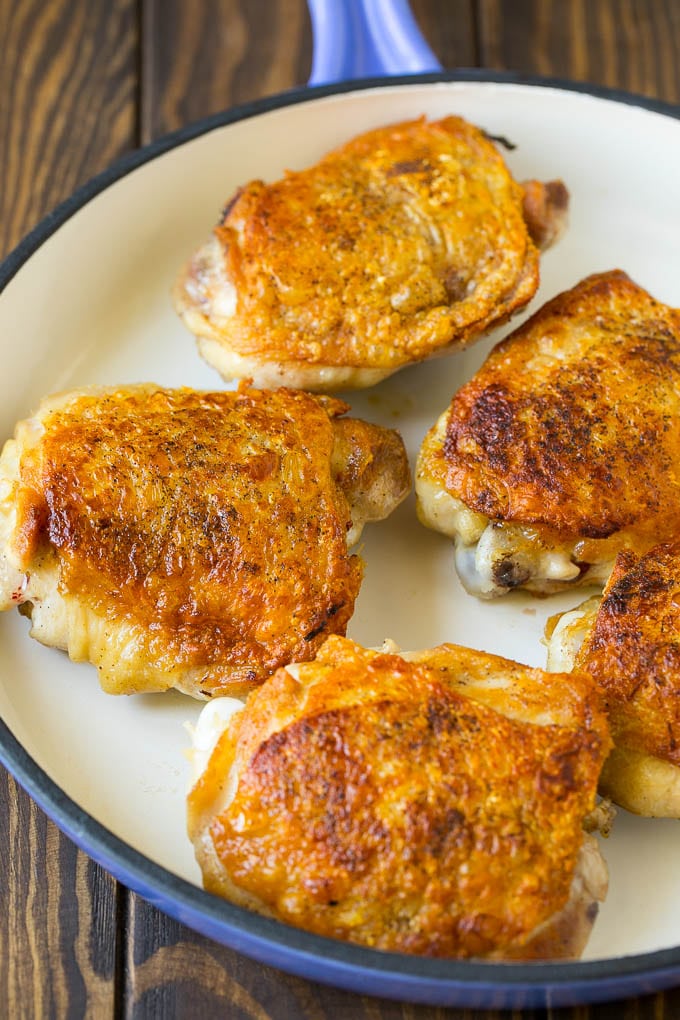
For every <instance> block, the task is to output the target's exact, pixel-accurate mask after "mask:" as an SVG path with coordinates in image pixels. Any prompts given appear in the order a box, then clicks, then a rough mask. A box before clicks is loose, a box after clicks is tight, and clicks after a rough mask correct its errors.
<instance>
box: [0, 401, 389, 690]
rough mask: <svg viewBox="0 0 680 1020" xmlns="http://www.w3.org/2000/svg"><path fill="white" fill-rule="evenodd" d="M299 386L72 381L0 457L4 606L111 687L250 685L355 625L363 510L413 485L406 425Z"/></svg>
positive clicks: (0, 590) (379, 507) (0, 596)
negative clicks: (354, 416)
mask: <svg viewBox="0 0 680 1020" xmlns="http://www.w3.org/2000/svg"><path fill="white" fill-rule="evenodd" d="M346 410H347V407H346V405H345V404H342V403H341V402H339V401H336V400H332V399H330V398H321V397H318V398H317V397H313V396H310V395H309V394H305V393H301V392H295V391H292V390H278V391H271V392H267V391H259V390H255V389H248V388H247V387H242V388H241V389H240V390H239V391H238V392H237V393H229V392H217V393H201V392H197V391H195V390H189V389H180V390H163V389H160V388H157V387H152V386H139V387H127V388H120V389H112V390H103V391H93V392H88V391H77V392H74V393H71V394H64V395H60V396H58V397H55V398H51V399H50V400H48V401H46V402H44V404H43V406H42V408H41V410H40V412H39V414H38V415H37V417H36V418H33V419H30V420H28V421H26V422H22V423H20V424H19V426H18V427H17V432H16V437H15V439H14V440H10V441H9V442H8V443H7V444H6V447H5V450H4V452H3V457H2V461H1V462H0V483H1V485H2V489H1V493H0V539H1V540H2V541H1V542H0V608H9V607H11V606H12V605H21V606H22V607H23V608H24V610H25V611H27V612H28V613H29V615H31V617H32V624H33V628H32V634H33V636H35V637H37V638H38V639H39V640H41V641H43V642H44V643H46V644H53V645H57V646H58V647H63V648H66V649H68V651H69V653H70V654H71V656H72V658H74V659H86V660H90V661H91V662H93V663H95V664H96V665H97V666H98V668H99V671H100V680H101V683H102V686H103V687H104V688H105V689H106V690H108V691H110V692H112V693H131V692H133V691H142V690H144V691H150V690H164V689H166V688H169V687H173V686H175V687H178V688H180V689H182V690H185V691H186V692H187V693H190V694H193V695H195V696H197V697H208V696H210V695H213V694H222V693H230V694H243V693H245V692H246V691H248V690H250V689H251V688H252V687H253V686H255V685H256V684H258V683H261V682H262V680H263V679H264V678H265V677H266V676H268V675H269V674H270V673H271V672H273V671H274V670H275V669H276V668H277V667H279V666H281V665H283V664H285V663H286V662H290V661H291V660H293V659H295V660H298V659H305V658H311V657H312V656H313V655H314V653H315V650H316V648H317V647H318V646H319V644H320V643H321V642H322V641H323V640H324V638H325V636H326V635H327V634H328V633H336V632H338V633H344V630H345V627H346V625H347V621H348V620H349V618H350V616H351V615H352V611H353V607H354V601H355V599H356V596H357V593H358V591H359V585H360V582H361V576H362V564H361V561H360V560H359V558H358V557H357V556H350V554H349V552H348V540H349V541H350V542H353V541H356V539H357V538H358V537H359V534H360V532H361V527H362V525H363V522H364V520H366V519H367V518H368V519H377V518H379V517H384V516H386V515H387V514H388V513H389V512H390V511H391V510H392V509H393V508H394V507H395V506H396V505H397V504H398V503H399V502H400V500H401V499H402V498H403V497H404V496H405V495H406V493H407V491H408V488H409V469H408V464H407V460H406V454H405V451H404V447H403V443H402V441H401V439H400V437H399V436H398V434H397V433H395V432H391V431H388V430H387V429H383V428H380V427H378V426H374V425H369V424H368V423H366V422H361V421H352V420H351V419H343V418H342V417H341V415H342V414H343V413H344V412H345V411H346Z"/></svg>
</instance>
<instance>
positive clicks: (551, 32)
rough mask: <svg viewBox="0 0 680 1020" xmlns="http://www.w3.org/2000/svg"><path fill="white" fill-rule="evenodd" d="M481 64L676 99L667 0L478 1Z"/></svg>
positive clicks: (676, 57) (675, 56)
mask: <svg viewBox="0 0 680 1020" xmlns="http://www.w3.org/2000/svg"><path fill="white" fill-rule="evenodd" d="M479 26H480V61H481V64H482V65H483V66H486V67H493V68H509V69H513V70H519V71H526V72H531V73H535V74H541V75H554V76H557V77H561V78H572V79H575V80H578V81H586V82H592V83H596V84H599V85H606V86H608V87H611V88H620V89H626V90H628V91H631V92H637V93H640V94H642V95H646V96H652V97H655V98H660V99H665V100H667V101H670V102H678V101H680V4H677V3H676V2H675V0H667V2H663V0H598V2H597V3H592V2H591V0H513V3H512V4H508V3H505V2H504V0H479Z"/></svg>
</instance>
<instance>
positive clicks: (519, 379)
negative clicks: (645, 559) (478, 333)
mask: <svg viewBox="0 0 680 1020" xmlns="http://www.w3.org/2000/svg"><path fill="white" fill-rule="evenodd" d="M679 461H680V312H678V311H677V310H675V309H674V308H669V307H668V306H667V305H664V304H661V302H659V301H656V300H654V298H652V297H651V296H650V295H649V294H648V293H647V292H646V291H644V290H643V289H642V288H641V287H639V286H637V285H636V284H635V283H633V281H632V280H630V279H629V277H628V276H627V275H626V274H625V273H623V272H621V271H620V270H614V271H611V272H607V273H601V274H598V275H594V276H589V277H588V278H587V279H585V280H583V281H582V282H581V283H579V284H577V286H575V287H574V288H573V289H572V290H568V291H566V292H565V293H563V294H560V295H558V296H557V297H556V298H554V299H553V300H552V301H549V302H548V303H547V304H546V305H545V306H544V307H543V308H541V309H540V310H539V311H538V312H536V313H535V315H533V316H532V317H531V318H530V319H529V320H528V321H527V322H526V323H525V324H524V325H522V326H520V327H519V328H518V329H517V330H515V332H514V333H512V334H511V335H510V336H509V337H507V338H506V339H505V340H503V341H501V343H499V344H497V345H496V347H495V348H494V350H493V351H492V353H491V355H490V356H489V357H488V359H487V360H486V362H485V363H484V365H483V366H482V367H481V369H480V370H479V371H478V372H477V374H476V375H475V376H474V377H473V378H472V379H471V380H470V381H469V382H468V383H467V384H465V385H464V386H463V387H462V388H461V389H460V390H459V391H458V392H457V393H456V394H455V396H454V397H453V400H452V402H451V404H450V406H449V408H448V409H447V410H446V411H445V412H444V414H442V415H441V417H440V418H439V420H438V421H437V423H436V424H435V426H434V427H433V428H432V429H431V430H430V432H429V433H428V435H427V436H426V438H425V441H424V443H423V445H422V448H421V451H420V454H419V458H418V465H417V468H416V492H417V496H418V514H419V517H420V520H421V521H422V522H423V523H424V524H425V525H427V526H428V527H431V528H434V529H435V530H437V531H441V532H443V533H444V534H445V535H448V536H450V537H451V538H453V539H454V540H455V545H456V567H457V569H458V573H459V575H460V578H461V580H462V582H463V584H464V586H465V587H466V588H467V590H468V591H470V592H472V593H473V594H475V595H478V596H481V597H482V598H491V597H494V596H497V595H503V594H505V593H506V592H508V591H510V590H512V589H513V588H526V589H528V590H529V591H533V592H538V593H549V592H554V591H558V590H561V589H564V588H569V587H572V586H575V585H580V584H593V583H594V584H600V585H603V584H604V583H605V581H606V579H607V577H608V576H609V574H610V572H611V569H612V566H613V563H614V560H615V558H616V555H617V553H618V552H619V551H620V550H622V549H632V550H634V551H636V552H638V553H644V552H645V551H646V550H648V549H649V548H650V547H651V546H652V545H654V544H655V543H657V542H661V541H667V540H669V539H671V538H673V537H674V536H675V535H678V534H680V475H679V474H678V472H677V470H676V465H677V464H678V462H679Z"/></svg>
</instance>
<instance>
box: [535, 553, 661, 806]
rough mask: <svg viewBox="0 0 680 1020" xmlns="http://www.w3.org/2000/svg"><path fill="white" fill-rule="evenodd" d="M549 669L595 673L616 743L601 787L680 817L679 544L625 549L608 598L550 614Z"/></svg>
mask: <svg viewBox="0 0 680 1020" xmlns="http://www.w3.org/2000/svg"><path fill="white" fill-rule="evenodd" d="M547 637H548V638H549V645H548V647H549V658H548V668H550V669H556V670H561V671H562V670H569V669H571V668H574V669H577V670H579V671H586V672H588V673H589V674H590V675H591V676H592V677H593V679H594V680H595V682H596V684H597V685H598V687H599V689H600V690H601V692H602V696H603V699H604V705H605V709H606V711H607V714H608V716H609V721H610V725H611V732H612V738H613V740H614V749H613V750H612V752H611V754H610V755H609V758H608V759H607V761H606V763H605V766H604V769H603V772H602V777H601V780H600V789H601V791H602V793H603V794H605V795H606V796H608V797H610V798H611V799H612V800H613V801H615V802H616V803H617V804H620V805H621V806H622V807H624V808H627V809H628V810H629V811H633V812H635V813H636V814H640V815H648V816H652V817H659V816H661V817H670V818H680V543H678V542H674V543H668V544H664V545H659V546H657V547H655V548H654V549H652V550H650V552H648V553H646V554H645V555H644V556H641V557H637V556H636V555H635V554H634V553H632V552H622V553H619V556H618V557H617V560H616V564H615V567H614V570H613V572H612V575H611V577H610V578H609V581H608V582H607V586H606V587H605V590H604V593H603V595H602V599H601V600H600V599H598V598H597V597H594V598H591V599H588V600H587V601H586V602H584V603H582V605H581V606H579V607H578V608H577V609H575V610H572V611H571V612H568V613H563V614H561V616H558V617H553V618H551V620H550V621H549V625H548V629H547Z"/></svg>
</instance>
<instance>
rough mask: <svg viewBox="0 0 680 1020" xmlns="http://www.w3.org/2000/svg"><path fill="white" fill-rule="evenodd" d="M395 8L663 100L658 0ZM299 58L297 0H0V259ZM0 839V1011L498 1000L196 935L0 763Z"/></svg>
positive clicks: (439, 31)
mask: <svg viewBox="0 0 680 1020" xmlns="http://www.w3.org/2000/svg"><path fill="white" fill-rule="evenodd" d="M338 2H341V0H338ZM412 7H413V10H414V12H415V14H416V16H417V17H418V19H419V21H420V24H421V26H422V28H423V31H424V33H425V35H426V37H427V38H428V40H429V42H430V44H431V45H432V47H433V49H434V50H435V51H436V53H437V55H438V57H439V58H440V60H441V62H442V63H443V65H444V66H445V67H449V68H452V67H456V66H458V67H471V66H481V67H488V68H494V69H504V68H510V69H514V70H520V71H525V72H529V73H537V74H541V75H556V76H559V77H563V78H572V79H578V80H582V81H588V82H594V83H598V84H602V85H608V86H618V87H622V88H624V89H628V90H632V91H636V92H639V93H642V94H644V95H647V96H653V97H658V98H661V99H665V100H669V101H672V102H680V3H675V2H674V0H665V2H664V0H506V2H504V0H413V3H412ZM310 61H311V30H310V24H309V19H308V16H307V10H306V5H305V3H304V0H240V2H239V0H165V2H163V0H0V151H1V152H2V178H1V179H2V188H1V189H0V256H2V255H4V254H6V253H7V252H8V251H9V250H11V248H13V247H14V245H15V244H16V243H17V242H18V241H19V240H20V238H21V237H22V235H23V234H25V233H26V231H28V230H29V229H30V228H31V227H32V226H34V224H35V223H37V222H38V220H40V219H41V218H42V217H43V216H44V215H45V214H46V213H47V212H48V211H49V210H50V209H52V208H53V207H54V206H55V205H56V204H57V202H59V201H60V200H61V199H63V198H65V197H66V196H67V195H69V194H70V193H71V192H72V191H73V189H74V188H76V187H77V186H78V185H79V184H81V183H82V182H83V181H85V180H86V179H88V178H89V177H91V176H92V175H93V174H95V173H97V172H98V171H100V170H102V169H103V168H104V167H106V166H107V165H109V164H110V163H111V162H112V161H113V160H114V159H115V158H116V157H118V156H120V155H121V154H122V153H125V152H128V151H129V150H131V149H133V148H135V147H137V146H139V145H143V144H144V143H146V142H149V141H151V140H152V139H154V138H156V137H158V136H159V135H161V134H163V133H165V132H167V131H170V130H172V129H174V128H177V127H180V126H181V125H183V124H185V123H187V122H190V121H193V120H196V119H197V118H199V117H202V116H204V115H206V114H209V113H212V112H214V111H218V110H222V109H224V108H225V107H229V106H231V105H233V104H235V103H241V102H244V101H247V100H251V99H255V98H258V97H260V96H264V95H267V94H271V93H275V92H278V91H281V90H283V89H286V88H288V87H290V86H292V85H295V84H301V83H304V82H305V81H306V80H307V77H308V75H309V69H310ZM0 847H2V852H1V853H0V1016H3V1017H5V1016H6V1017H9V1018H12V1020H17V1018H21V1017H27V1018H28V1017H30V1018H33V1017H37V1018H53V1017H55V1018H62V1017H74V1018H75V1017H84V1016H87V1017H96V1018H99V1017H109V1016H115V1017H123V1016H124V1017H135V1018H143V1017H144V1018H146V1017H209V1016H218V1015H219V1016H221V1017H229V1018H232V1017H233V1018H239V1020H240V1018H252V1020H265V1018H276V1020H283V1018H291V1020H297V1018H309V1020H325V1018H328V1020H331V1018H332V1020H350V1018H351V1020H354V1018H365V1020H387V1018H390V1020H392V1018H404V1020H405V1018H409V1020H435V1018H437V1020H444V1018H445V1017H446V1018H451V1020H454V1018H459V1020H462V1018H463V1017H465V1018H466V1020H473V1018H481V1017H488V1018H490V1017H492V1016H495V1017H499V1016H500V1015H501V1014H499V1013H497V1012H488V1013H485V1012H477V1011H469V1010H456V1009H452V1010H442V1009H435V1008H428V1007H413V1006H409V1005H402V1004H398V1003H392V1002H389V1001H387V1000H379V999H366V998H361V997H359V996H356V995H352V994H349V993H346V992H342V991H338V990H335V989H332V988H326V987H322V986H320V985H314V984H311V983H308V982H305V981H303V980H299V979H297V978H293V977H289V976H287V975H285V974H281V973H279V972H277V971H274V970H271V969H268V968H265V967H262V966H260V965H258V964H256V963H253V962H251V961H250V960H247V959H245V958H243V957H241V956H239V955H238V954H236V953H235V952H231V951H230V950H228V949H225V948H223V947H221V946H218V945H215V944H213V943H211V942H210V941H208V940H207V939H205V938H202V937H200V936H199V935H196V934H194V933H193V932H192V931H190V930H188V929H186V928H183V927H182V926H181V925H180V924H178V923H176V922H175V921H172V920H170V919H169V918H168V917H166V916H164V915H163V914H161V913H159V912H158V911H157V910H156V909H154V908H153V907H151V906H150V905H149V904H148V903H146V902H144V901H143V900H142V899H140V898H139V897H137V896H135V895H133V894H132V893H130V892H129V891H128V890H127V889H125V888H123V887H122V886H120V885H119V884H117V883H116V882H115V880H114V879H113V878H111V877H110V876H109V875H108V874H106V873H105V872H104V871H102V869H101V868H99V867H98V866H97V865H96V864H94V863H93V862H92V861H90V860H89V859H88V858H87V857H86V856H85V855H84V854H82V853H81V852H79V851H78V850H76V848H75V846H74V845H73V844H72V843H71V842H70V841H69V840H68V839H67V838H66V837H64V836H63V835H62V834H61V833H60V832H59V831H58V829H57V828H56V827H55V826H54V825H53V824H52V823H51V822H49V821H48V820H47V819H46V817H45V816H44V814H43V813H42V811H41V810H40V809H39V808H37V807H36V806H35V805H34V804H33V803H32V801H31V800H30V799H29V798H28V797H27V796H26V795H25V794H24V793H23V791H22V790H21V789H19V788H18V787H17V786H16V784H15V783H14V781H13V780H12V778H11V777H10V776H9V775H7V774H6V773H5V772H4V771H2V770H0ZM641 866H643V862H641ZM632 923H634V922H633V921H632ZM514 1015H515V1016H518V1015H519V1014H514ZM522 1015H523V1016H533V1017H538V1016H539V1015H540V1016H545V1015H550V1016H558V1015H559V1016H560V1017H564V1018H566V1017H570V1018H573V1020H576V1018H578V1020H586V1018H590V1020H593V1018H598V1020H604V1018H611V1020H613V1018H618V1017H627V1018H631V1020H632V1018H633V1017H635V1018H636V1020H645V1018H649V1020H652V1018H654V1020H670V1018H674V1017H678V1016H680V988H678V989H677V990H675V991H671V992H667V993H666V994H663V995H657V996H653V997H648V998H643V999H638V1000H634V1001H633V1000H631V1001H629V1002H626V1003H618V1004H611V1005H604V1006H593V1007H590V1008H580V1009H566V1010H559V1011H556V1012H555V1011H553V1012H550V1013H549V1014H545V1013H543V1012H542V1011H537V1012H533V1013H525V1014H522Z"/></svg>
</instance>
